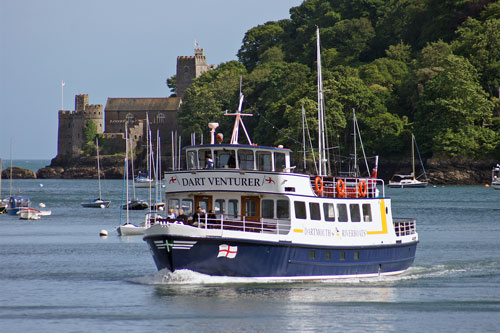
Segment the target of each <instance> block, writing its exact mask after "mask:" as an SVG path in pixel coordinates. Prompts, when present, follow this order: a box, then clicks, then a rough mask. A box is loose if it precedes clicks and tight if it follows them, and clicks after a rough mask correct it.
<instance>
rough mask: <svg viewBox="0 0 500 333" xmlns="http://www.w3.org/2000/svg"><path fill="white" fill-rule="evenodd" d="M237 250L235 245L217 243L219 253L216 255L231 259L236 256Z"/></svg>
mask: <svg viewBox="0 0 500 333" xmlns="http://www.w3.org/2000/svg"><path fill="white" fill-rule="evenodd" d="M237 252H238V247H237V246H231V245H227V244H222V245H219V254H218V255H217V258H219V257H225V258H229V259H233V258H234V257H236V253H237Z"/></svg>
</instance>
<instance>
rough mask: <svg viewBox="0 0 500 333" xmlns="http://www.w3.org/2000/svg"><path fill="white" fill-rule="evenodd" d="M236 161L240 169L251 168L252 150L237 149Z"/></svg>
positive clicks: (252, 167)
mask: <svg viewBox="0 0 500 333" xmlns="http://www.w3.org/2000/svg"><path fill="white" fill-rule="evenodd" d="M238 163H239V167H240V169H242V170H253V169H254V166H253V151H252V150H249V149H240V150H238Z"/></svg>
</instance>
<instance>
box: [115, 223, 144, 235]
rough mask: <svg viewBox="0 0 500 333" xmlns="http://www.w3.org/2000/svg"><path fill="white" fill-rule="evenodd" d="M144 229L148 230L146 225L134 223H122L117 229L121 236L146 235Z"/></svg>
mask: <svg viewBox="0 0 500 333" xmlns="http://www.w3.org/2000/svg"><path fill="white" fill-rule="evenodd" d="M144 230H146V227H145V226H141V225H136V224H132V223H125V224H122V225H120V226H119V227H118V228H117V229H116V231H117V232H118V235H120V236H134V235H144Z"/></svg>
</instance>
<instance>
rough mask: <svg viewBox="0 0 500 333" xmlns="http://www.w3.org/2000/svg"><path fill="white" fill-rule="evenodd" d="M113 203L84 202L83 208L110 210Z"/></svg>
mask: <svg viewBox="0 0 500 333" xmlns="http://www.w3.org/2000/svg"><path fill="white" fill-rule="evenodd" d="M110 203H111V201H99V202H82V203H81V205H82V207H85V208H108V207H109V204H110Z"/></svg>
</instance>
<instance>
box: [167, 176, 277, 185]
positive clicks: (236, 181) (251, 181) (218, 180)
mask: <svg viewBox="0 0 500 333" xmlns="http://www.w3.org/2000/svg"><path fill="white" fill-rule="evenodd" d="M176 181H177V180H174V181H173V182H176ZM171 182H172V181H171ZM273 182H274V181H273ZM179 184H180V185H182V186H250V187H257V186H258V187H260V186H262V185H263V180H262V179H260V178H246V177H244V178H243V177H192V178H181V179H180V182H179Z"/></svg>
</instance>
